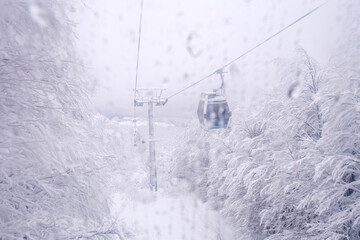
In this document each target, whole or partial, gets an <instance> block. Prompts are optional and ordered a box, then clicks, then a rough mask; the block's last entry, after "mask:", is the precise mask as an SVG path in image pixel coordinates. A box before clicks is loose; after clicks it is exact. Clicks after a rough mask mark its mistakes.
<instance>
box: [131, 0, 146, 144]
mask: <svg viewBox="0 0 360 240" xmlns="http://www.w3.org/2000/svg"><path fill="white" fill-rule="evenodd" d="M143 8H144V2H143V0H141V4H140V21H139V31H138V47H137V56H136V74H135V88H134V112H133V123H134V126H133V127H134V145H136V137H137V136H136V135H137V127H136V106H135V101H136V90H137V83H138V72H139V59H140V44H141V23H142V12H143Z"/></svg>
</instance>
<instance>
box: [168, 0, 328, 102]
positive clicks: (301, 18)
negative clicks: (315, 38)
mask: <svg viewBox="0 0 360 240" xmlns="http://www.w3.org/2000/svg"><path fill="white" fill-rule="evenodd" d="M329 1H330V0H327V1H326V2H324V3H323V4H321V5H319V6H317V7H316V8H314V9H312V10H311V11H309V12H308V13H306V14H305V15H303V16H301V17H300V18H298V19H296V20H295V21H293V22H292V23H290V24H289V25H287V26H286V27H284V28H282V29H281V30H280V31H278V32H276V33H275V34H273V35H271V36H270V37H268V38H266V39H265V40H264V41H262V42H260V43H259V44H257V45H256V46H254V47H253V48H251V49H249V50H248V51H246V52H245V53H243V54H241V55H240V56H239V57H237V58H235V59H233V60H232V61H230V62H228V63H227V64H225V65H224V66H222V67H220V68H219V69H217V70H216V71H215V72H213V73H211V74H209V75H207V76H206V77H204V78H202V79H200V80H198V81H196V82H194V83H192V84H191V85H189V86H187V87H185V88H184V89H182V90H180V91H178V92H176V93H174V94H172V95H170V96H169V97H168V98H167V99H170V98H172V97H175V96H176V95H178V94H180V93H182V92H184V91H186V90H187V89H189V88H191V87H193V86H195V85H197V84H198V83H200V82H202V81H204V80H206V79H208V78H209V77H211V76H212V75H214V74H216V73H218V72H222V71H223V69H224V68H226V67H228V66H229V65H231V64H233V63H234V62H236V61H237V60H239V59H240V58H242V57H244V56H246V55H247V54H249V53H250V52H252V51H254V50H255V49H256V48H258V47H260V46H261V45H263V44H264V43H266V42H268V41H269V40H270V39H272V38H274V37H276V36H277V35H279V34H280V33H282V32H283V31H285V30H286V29H288V28H290V27H291V26H293V25H294V24H296V23H298V22H300V21H301V20H303V19H304V18H306V17H307V16H309V15H311V14H312V13H314V12H315V11H317V10H319V9H320V8H321V7H323V6H324V5H325V4H327V3H328V2H329Z"/></svg>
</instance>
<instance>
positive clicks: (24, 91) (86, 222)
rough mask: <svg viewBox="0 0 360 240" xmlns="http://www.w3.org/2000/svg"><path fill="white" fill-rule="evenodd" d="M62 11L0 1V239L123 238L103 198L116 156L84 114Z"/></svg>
mask: <svg viewBox="0 0 360 240" xmlns="http://www.w3.org/2000/svg"><path fill="white" fill-rule="evenodd" d="M69 9H71V6H70V2H66V3H65V2H64V1H52V0H47V1H25V0H24V1H23V0H3V1H1V2H0V43H1V44H0V92H1V94H0V128H1V131H0V169H1V171H0V192H1V200H0V238H1V239H71V238H76V239H78V238H85V237H87V238H93V239H99V238H110V237H114V238H117V239H119V238H120V239H122V238H124V236H123V235H124V234H123V230H122V229H121V228H120V229H119V226H118V225H117V224H114V222H113V221H112V220H111V219H110V218H109V217H108V215H109V209H108V202H107V199H106V198H105V197H104V196H105V192H106V191H109V188H108V184H109V183H108V181H109V179H110V177H111V176H110V170H109V169H111V168H110V167H114V168H115V169H116V166H119V161H120V162H121V161H122V158H121V157H118V156H116V155H115V156H114V152H113V151H111V148H110V147H106V146H105V145H104V143H103V139H102V137H103V136H107V134H106V133H104V132H103V131H102V130H96V129H99V127H100V126H99V125H97V122H96V121H94V120H93V115H92V114H91V113H90V112H88V111H87V107H86V102H87V89H86V87H85V86H86V83H85V82H83V81H82V80H81V78H79V71H81V66H80V64H79V62H78V61H77V59H76V54H75V53H74V48H73V46H72V38H73V33H72V28H71V27H72V23H71V22H70V20H69V19H68V18H67V17H66V12H67V11H68V10H69ZM102 127H103V126H102ZM107 137H108V136H107ZM117 147H120V148H121V144H119V145H118V146H117ZM109 152H110V153H109Z"/></svg>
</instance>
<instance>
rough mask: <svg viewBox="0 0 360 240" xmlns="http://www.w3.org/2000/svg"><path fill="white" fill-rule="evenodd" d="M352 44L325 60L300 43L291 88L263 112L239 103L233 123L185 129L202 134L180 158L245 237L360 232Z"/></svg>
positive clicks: (287, 75)
mask: <svg viewBox="0 0 360 240" xmlns="http://www.w3.org/2000/svg"><path fill="white" fill-rule="evenodd" d="M354 44H355V45H356V46H358V41H357V42H356V41H354ZM348 47H349V46H348ZM350 47H351V48H352V49H353V51H352V52H351V57H348V58H346V57H343V56H341V55H338V56H337V57H339V59H338V61H333V62H332V65H330V66H329V67H327V68H323V69H322V68H321V67H320V66H319V64H317V63H316V62H315V60H314V59H312V58H311V57H310V56H308V54H307V53H306V52H305V51H304V50H300V51H299V55H298V57H297V58H296V59H295V60H294V61H291V62H290V63H289V64H285V65H284V63H282V65H283V66H284V68H283V74H284V75H283V76H284V79H283V81H285V83H283V84H282V86H283V88H281V87H279V88H277V89H281V91H280V92H281V93H284V94H279V92H276V93H274V94H271V95H270V96H269V99H267V101H266V102H265V103H264V105H263V109H260V110H259V111H258V113H257V114H255V115H253V116H250V115H249V116H248V117H247V118H246V117H244V116H241V112H240V113H238V112H236V111H235V112H234V114H233V127H232V128H231V129H227V130H220V131H212V132H211V131H208V132H206V131H203V130H201V129H195V127H193V128H191V129H189V130H188V132H187V133H186V134H189V136H194V135H196V136H197V138H196V139H195V140H194V138H191V140H190V138H189V139H187V138H186V137H185V138H184V144H182V145H183V146H184V147H183V149H179V150H177V152H176V153H175V154H176V155H175V156H180V157H176V161H175V162H177V164H178V166H181V172H182V173H184V174H182V176H183V177H184V178H186V179H187V180H189V181H190V182H191V184H192V186H193V189H194V191H196V192H197V193H198V194H199V196H200V197H201V198H202V199H203V200H205V201H208V202H209V203H211V204H212V206H213V207H214V208H216V209H218V210H220V211H221V212H222V213H223V214H224V215H225V216H227V217H228V218H230V219H231V220H232V221H233V222H234V223H235V225H236V227H237V229H238V232H239V237H238V238H239V239H359V238H360V208H359V204H360V195H359V194H360V192H359V191H360V180H359V173H360V171H359V169H360V157H359V156H360V155H359V144H360V143H359V137H360V135H359V133H360V131H359V130H360V129H359V123H360V119H359V117H360V109H359V107H358V106H359V102H360V101H359V100H360V99H359V98H360V92H359V86H360V85H359V83H360V66H359V63H358V62H357V61H356V60H355V59H360V58H359V56H360V55H359V53H360V52H359V51H358V50H359V49H360V48H355V47H354V45H350ZM356 49H357V52H358V54H357V55H356V54H355V53H354V52H356V51H355V50H356ZM354 57H355V58H354ZM349 58H350V60H349ZM286 81H288V82H287V84H286ZM294 82H297V85H298V86H296V88H298V89H294V88H295V87H294V85H293V83H294ZM288 86H290V87H289V89H290V90H291V91H296V94H294V93H293V92H291V94H289V92H288V89H287V87H288ZM242 111H244V110H242ZM239 115H240V116H241V117H238V116H239ZM239 119H241V120H239ZM265 126H266V127H265ZM202 146H206V147H202ZM184 163H185V164H184ZM204 163H206V164H204ZM199 166H201V168H199ZM179 169H180V167H179ZM175 173H176V172H175Z"/></svg>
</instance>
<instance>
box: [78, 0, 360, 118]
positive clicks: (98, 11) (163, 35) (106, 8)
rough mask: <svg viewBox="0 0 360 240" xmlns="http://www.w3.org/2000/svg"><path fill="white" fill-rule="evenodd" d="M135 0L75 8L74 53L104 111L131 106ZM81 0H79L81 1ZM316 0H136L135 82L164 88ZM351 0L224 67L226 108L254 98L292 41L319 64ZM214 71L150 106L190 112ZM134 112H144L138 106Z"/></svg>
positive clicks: (246, 45)
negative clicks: (91, 80) (165, 101)
mask: <svg viewBox="0 0 360 240" xmlns="http://www.w3.org/2000/svg"><path fill="white" fill-rule="evenodd" d="M140 1H141V0H102V1H95V0H92V1H86V3H84V4H80V5H79V6H78V8H77V13H76V21H77V22H78V25H77V28H76V34H77V37H78V42H77V45H78V49H79V53H80V57H81V58H82V59H83V60H84V62H85V65H86V66H87V69H88V74H89V77H91V78H94V79H96V82H97V84H96V92H95V94H94V96H93V99H92V101H93V105H94V108H95V109H96V110H97V111H99V112H101V113H102V114H104V115H107V116H113V115H119V116H129V115H131V114H132V107H133V89H134V82H135V67H136V54H137V38H138V26H139V14H140ZM83 2H85V1H83ZM323 2H324V1H319V0H303V1H288V0H276V1H275V0H272V1H270V0H242V1H241V0H223V1H219V0H196V1H195V0H171V1H169V0H144V9H143V23H142V35H141V38H142V39H141V50H140V65H139V77H138V87H140V88H148V87H161V88H166V91H165V92H164V96H165V97H166V96H169V95H171V94H173V93H174V92H176V91H178V90H180V89H182V88H183V87H185V86H187V85H189V84H191V83H192V82H194V81H197V80H199V79H201V78H202V77H204V76H206V75H208V74H210V73H212V72H214V71H215V70H216V69H218V68H219V67H221V66H222V65H223V64H225V63H227V62H228V61H230V60H232V59H234V58H236V57H237V56H239V55H241V54H242V53H243V52H245V51H247V50H248V49H250V48H252V47H253V46H255V45H256V44H257V43H259V42H261V41H262V40H264V39H266V38H267V37H269V36H270V35H272V34H273V33H275V32H277V31H278V30H280V29H281V28H282V27H285V26H286V25H288V24H289V23H291V22H292V21H294V20H295V19H297V18H299V17H300V16H302V15H304V14H305V13H307V12H308V11H310V10H312V9H313V8H315V7H316V6H318V5H320V4H321V3H323ZM357 2H358V1H356V0H347V1H344V0H332V1H330V2H329V3H328V4H326V5H325V6H324V7H322V8H321V9H320V10H318V11H317V12H315V13H313V14H312V15H310V16H309V17H307V18H306V19H304V20H302V21H301V22H299V23H297V24H296V25H294V26H293V27H291V28H290V29H288V30H286V31H285V32H283V33H282V34H281V35H279V36H277V37H275V38H274V39H272V40H271V41H269V42H267V43H266V44H264V45H263V46H261V47H260V48H258V49H257V50H256V51H254V52H252V53H251V54H249V55H248V56H246V57H245V58H243V59H240V60H239V61H237V62H236V63H235V64H233V65H231V66H230V67H229V68H228V69H227V72H228V73H227V74H226V75H225V79H226V87H227V91H226V93H227V97H228V99H229V104H230V107H231V108H232V109H235V108H239V107H242V106H244V105H246V104H249V103H251V102H256V101H258V100H260V99H261V97H262V96H263V95H264V92H266V91H268V90H270V89H271V87H273V86H275V85H276V84H277V83H278V81H279V76H278V75H277V74H276V66H275V64H274V60H275V59H277V58H292V57H293V56H294V54H295V51H296V49H297V48H299V47H303V48H305V50H306V51H307V52H308V53H309V54H310V55H311V56H312V57H314V58H315V59H316V60H317V61H319V62H320V64H322V65H326V64H327V62H328V60H329V58H330V57H331V54H332V53H333V52H334V50H335V49H336V48H337V47H338V46H339V44H340V43H341V42H342V38H343V36H344V32H345V31H346V29H344V28H346V26H345V25H344V21H345V20H346V19H347V18H348V17H349V13H351V12H352V11H353V12H355V11H359V10H360V8H359V4H358V3H357ZM218 85H220V80H219V79H218V78H217V77H216V76H215V77H212V78H210V79H209V80H208V81H205V82H202V83H200V84H199V85H197V86H196V87H194V88H191V89H189V90H188V91H186V92H184V93H183V94H181V95H178V96H176V97H174V98H172V99H171V101H169V103H168V104H167V105H166V106H165V107H161V108H160V109H157V111H156V114H158V115H161V116H186V117H188V116H195V113H196V107H197V104H198V100H199V96H200V93H201V92H202V91H211V90H212V89H214V88H216V87H217V86H218ZM138 112H139V113H140V114H141V113H145V112H146V108H143V109H139V110H138Z"/></svg>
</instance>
